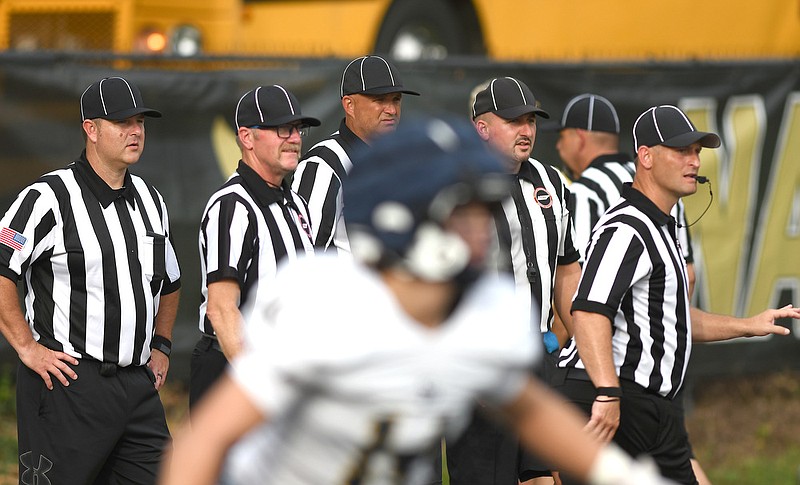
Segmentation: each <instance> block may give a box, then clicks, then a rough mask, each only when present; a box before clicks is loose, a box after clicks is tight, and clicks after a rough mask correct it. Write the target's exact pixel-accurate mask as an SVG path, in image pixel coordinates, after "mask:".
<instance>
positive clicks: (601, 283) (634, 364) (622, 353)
mask: <svg viewBox="0 0 800 485" xmlns="http://www.w3.org/2000/svg"><path fill="white" fill-rule="evenodd" d="M687 288H688V281H687V275H686V264H685V262H684V259H683V257H682V254H681V247H680V243H679V241H678V239H677V235H676V223H675V219H674V218H672V217H671V216H669V215H667V214H664V213H663V212H661V211H660V210H659V209H658V208H657V207H656V205H655V204H654V203H653V202H652V201H650V200H649V199H648V198H646V197H645V196H644V195H643V194H642V193H641V192H639V191H637V190H636V189H634V188H632V187H631V186H630V185H628V184H626V185H625V186H624V188H623V191H622V199H620V200H619V201H618V202H617V204H616V205H614V206H612V207H611V208H610V209H609V210H608V211H607V212H606V213H605V215H604V216H603V217H602V218H601V219H600V221H599V223H598V225H597V227H596V228H595V231H594V233H593V235H592V240H591V243H590V246H589V250H588V254H587V257H586V261H585V264H584V266H583V273H582V275H581V281H580V284H579V286H578V291H577V293H576V295H575V299H574V300H573V303H572V310H573V311H575V310H581V311H587V312H592V313H599V314H601V315H604V316H606V317H608V318H609V320H610V321H611V322H612V323H613V330H612V349H613V350H612V351H613V357H614V365H615V367H616V370H617V374H618V376H619V377H620V379H626V380H629V381H634V382H636V383H638V384H639V385H641V386H643V387H645V388H647V389H648V390H650V391H652V392H654V393H657V394H660V395H662V396H665V397H668V398H670V399H671V398H673V397H675V394H676V393H677V392H678V391H679V390H680V387H681V385H682V383H683V378H684V376H685V374H686V367H687V365H688V363H689V356H690V353H691V349H692V338H691V335H692V330H691V320H690V317H689V300H688V294H687ZM559 366H560V367H577V368H584V365H583V362H582V361H581V360H580V356H579V355H578V352H577V348H576V346H575V344H574V341H573V342H572V343H570V345H569V346H567V347H565V348H564V349H563V350H562V351H561V354H560V357H559Z"/></svg>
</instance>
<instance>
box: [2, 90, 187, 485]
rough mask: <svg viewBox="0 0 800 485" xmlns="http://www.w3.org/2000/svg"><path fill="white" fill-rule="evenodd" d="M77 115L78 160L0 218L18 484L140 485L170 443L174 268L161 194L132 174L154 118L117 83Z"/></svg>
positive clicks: (91, 96)
mask: <svg viewBox="0 0 800 485" xmlns="http://www.w3.org/2000/svg"><path fill="white" fill-rule="evenodd" d="M80 107H81V119H82V124H81V126H82V129H83V137H84V140H85V142H86V143H85V150H84V151H83V152H82V153H81V154H80V156H79V157H78V158H77V159H76V160H75V161H74V162H72V163H71V164H69V165H68V166H66V167H65V168H62V169H58V170H55V171H53V172H50V173H48V174H46V175H43V176H42V177H40V178H39V179H38V180H36V181H35V182H34V183H32V184H31V185H29V186H28V187H26V188H25V189H24V190H23V191H22V192H21V193H20V194H19V197H18V198H17V200H16V201H15V202H14V203H13V204H12V206H11V207H10V208H9V210H8V212H7V213H6V214H5V216H4V217H3V218H2V220H0V228H1V229H0V275H2V276H3V278H0V329H1V330H2V332H3V335H4V336H5V337H6V339H7V340H8V341H9V343H10V344H11V345H12V346H13V347H14V350H15V351H16V352H17V355H19V358H20V360H21V361H22V364H23V365H20V366H19V370H18V373H17V430H18V433H19V462H20V468H19V473H20V475H19V479H20V483H25V484H33V483H39V484H42V483H76V484H77V483H80V484H88V483H98V484H99V483H138V484H148V483H153V482H154V481H155V475H156V471H157V468H158V464H159V461H160V459H161V454H162V450H163V449H164V446H165V445H166V443H167V442H168V440H169V432H168V430H167V423H166V420H165V417H164V408H163V407H162V405H161V400H160V399H159V396H158V389H159V388H160V387H161V386H162V385H163V384H164V382H165V380H166V378H167V371H168V370H169V353H170V348H171V343H170V338H171V335H172V326H173V323H174V321H175V315H176V312H177V308H178V297H179V291H178V290H179V287H180V270H179V268H178V261H177V258H176V256H175V251H174V249H173V245H172V243H171V241H170V228H169V217H168V215H167V208H166V205H165V204H164V200H163V198H162V197H161V194H159V192H158V191H157V190H156V189H155V188H154V187H153V186H151V185H148V184H147V183H145V181H144V180H142V179H141V178H139V177H138V176H136V175H133V174H131V172H130V170H129V169H130V168H131V167H132V166H133V165H134V164H135V163H136V162H138V161H139V157H140V156H141V154H142V150H143V149H144V142H145V117H146V116H151V117H160V116H161V113H159V112H158V111H156V110H153V109H150V108H146V107H144V105H143V103H142V96H141V94H140V92H139V89H138V88H137V87H136V86H135V85H133V83H131V82H129V81H127V80H125V79H123V78H121V77H109V78H104V79H101V80H100V81H97V82H95V83H93V84H92V85H90V86H89V87H88V88H87V89H86V90H85V91H84V92H83V94H82V96H81V99H80ZM164 163H166V162H164ZM18 280H22V286H23V289H24V294H25V308H24V311H23V310H22V309H21V308H20V304H19V300H18V298H17V287H16V282H17V281H18Z"/></svg>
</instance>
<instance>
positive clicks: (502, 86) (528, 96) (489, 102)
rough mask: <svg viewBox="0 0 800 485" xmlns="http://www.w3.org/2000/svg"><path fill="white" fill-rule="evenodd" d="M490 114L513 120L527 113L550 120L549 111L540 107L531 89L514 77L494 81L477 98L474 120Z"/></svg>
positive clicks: (474, 104) (473, 108)
mask: <svg viewBox="0 0 800 485" xmlns="http://www.w3.org/2000/svg"><path fill="white" fill-rule="evenodd" d="M489 112H492V113H494V114H496V115H497V116H499V117H501V118H504V119H507V120H513V119H514V118H518V117H520V116H522V115H524V114H527V113H534V114H536V115H538V116H541V117H542V118H550V115H549V114H548V113H547V111H545V110H543V109H542V108H540V107H539V102H538V101H536V98H535V97H534V96H533V93H532V92H531V90H530V88H528V86H526V85H525V83H524V82H522V81H520V80H518V79H514V78H513V77H498V78H495V79H492V80H491V81H489V84H488V85H487V86H486V88H485V89H483V90H481V91H479V92H478V94H477V95H476V96H475V102H474V103H473V104H472V119H475V118H477V117H478V116H480V115H482V114H484V113H489Z"/></svg>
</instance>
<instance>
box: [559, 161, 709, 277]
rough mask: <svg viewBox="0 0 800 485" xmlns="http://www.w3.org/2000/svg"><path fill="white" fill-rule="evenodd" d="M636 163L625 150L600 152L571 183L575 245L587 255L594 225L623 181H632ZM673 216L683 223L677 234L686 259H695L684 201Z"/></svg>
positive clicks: (616, 195) (571, 207)
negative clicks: (622, 151)
mask: <svg viewBox="0 0 800 485" xmlns="http://www.w3.org/2000/svg"><path fill="white" fill-rule="evenodd" d="M635 173H636V165H635V164H634V163H633V162H632V161H631V158H630V157H629V156H628V155H626V154H624V153H614V154H608V155H601V156H599V157H597V158H595V159H594V160H592V163H591V164H590V165H589V166H588V167H587V168H586V170H584V171H583V173H582V174H581V176H580V178H579V179H578V180H576V181H575V182H573V183H572V185H570V186H569V190H570V193H571V197H570V207H569V210H570V213H571V214H572V218H573V224H574V226H575V247H577V248H578V251H580V253H581V259H583V257H585V256H586V246H587V245H588V244H589V239H590V238H591V234H592V228H594V227H595V226H596V225H597V221H599V220H600V217H601V216H602V215H603V213H605V211H606V210H607V209H608V208H609V207H611V206H612V205H613V204H614V203H615V202H617V201H618V200H619V198H620V195H621V192H622V184H623V183H626V182H633V175H634V174H635ZM671 214H672V217H674V218H675V220H676V221H678V222H679V223H680V226H679V227H678V237H679V238H680V242H681V247H682V248H683V251H684V252H683V257H684V259H685V260H686V262H687V263H692V262H694V254H693V252H692V240H691V236H690V234H689V230H688V228H687V223H686V211H685V209H684V205H683V201H681V200H679V201H678V203H677V204H676V205H675V207H673V209H672V212H671Z"/></svg>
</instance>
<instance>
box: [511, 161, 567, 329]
mask: <svg viewBox="0 0 800 485" xmlns="http://www.w3.org/2000/svg"><path fill="white" fill-rule="evenodd" d="M516 179H517V183H515V184H514V185H512V193H511V198H509V199H507V200H506V201H505V202H504V203H503V208H502V212H503V214H502V216H498V217H496V218H495V223H496V225H497V233H498V238H499V242H500V248H501V249H500V253H501V254H500V257H501V259H502V260H505V261H509V262H510V265H511V269H512V273H513V276H514V281H515V282H516V284H517V289H518V290H520V291H522V292H524V293H526V294H529V295H530V302H531V303H530V309H531V311H532V315H534V316H537V317H538V318H539V323H540V325H539V330H541V331H542V332H547V331H548V330H550V327H551V326H552V323H553V305H552V300H553V285H554V284H555V274H556V266H557V265H565V264H570V263H573V262H575V261H577V260H578V258H579V254H578V251H577V250H576V249H575V246H574V244H573V238H574V235H573V229H572V222H571V218H570V215H569V210H568V209H567V201H568V198H569V191H568V190H567V188H566V187H565V186H564V182H563V181H562V179H561V176H560V175H559V173H558V171H557V170H556V169H554V168H553V167H551V166H549V165H545V164H543V163H541V162H539V161H537V160H534V159H529V160H528V161H527V162H526V163H523V164H522V166H521V167H520V171H519V173H518V174H517V175H516ZM537 313H538V315H537Z"/></svg>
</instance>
